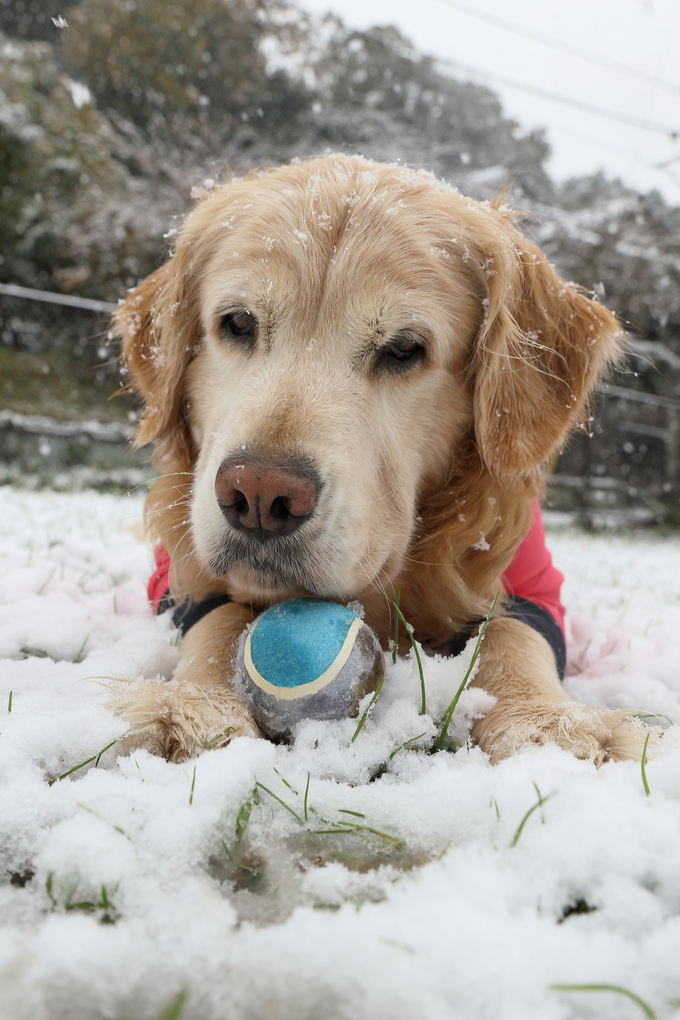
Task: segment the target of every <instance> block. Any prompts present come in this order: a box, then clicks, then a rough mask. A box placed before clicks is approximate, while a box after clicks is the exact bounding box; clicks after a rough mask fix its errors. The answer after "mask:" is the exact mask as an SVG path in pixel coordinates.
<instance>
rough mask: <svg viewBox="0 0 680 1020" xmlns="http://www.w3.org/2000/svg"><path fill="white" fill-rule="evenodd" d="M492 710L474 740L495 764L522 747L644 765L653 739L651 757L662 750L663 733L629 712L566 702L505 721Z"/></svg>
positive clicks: (474, 729)
mask: <svg viewBox="0 0 680 1020" xmlns="http://www.w3.org/2000/svg"><path fill="white" fill-rule="evenodd" d="M499 707H500V706H496V708H494V709H492V710H491V712H490V713H489V715H488V716H486V717H485V718H484V719H481V720H480V721H479V722H478V723H477V724H476V726H475V727H474V728H473V736H474V738H475V739H476V740H477V743H478V744H479V745H480V747H481V748H482V749H483V750H484V751H486V752H487V753H488V754H489V755H490V757H491V761H492V762H493V763H494V764H495V763H496V762H499V761H501V760H502V759H503V758H507V757H508V756H509V755H511V754H514V753H515V752H516V751H520V750H522V748H525V747H529V746H532V745H534V746H535V745H536V744H548V743H554V744H558V745H559V746H560V747H562V748H564V750H565V751H570V752H571V753H572V754H573V755H574V756H575V757H576V758H589V759H592V760H593V761H594V762H595V764H596V765H602V764H603V763H604V762H606V761H626V760H628V759H632V760H634V761H640V759H641V758H642V754H643V751H644V747H645V741H646V740H647V737H648V736H649V741H648V747H647V753H648V756H649V757H650V758H651V757H652V756H653V752H654V750H655V749H656V748H657V747H658V745H659V737H658V734H659V733H660V731H659V730H657V729H653V730H650V729H649V728H648V727H646V726H643V724H642V723H641V722H640V721H639V719H637V718H636V717H635V716H633V715H631V714H630V711H628V710H626V709H609V708H596V707H594V706H591V705H580V704H574V703H565V704H560V705H554V706H550V707H547V708H538V709H534V710H532V711H531V712H527V713H526V714H524V713H517V711H514V712H513V713H512V715H511V717H510V718H507V717H505V718H503V713H502V712H500V713H499V712H498V708H499Z"/></svg>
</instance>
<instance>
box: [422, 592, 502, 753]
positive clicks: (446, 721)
mask: <svg viewBox="0 0 680 1020" xmlns="http://www.w3.org/2000/svg"><path fill="white" fill-rule="evenodd" d="M500 594H501V593H500V592H497V593H496V597H495V598H494V600H493V602H492V603H491V609H490V610H489V612H488V613H487V615H486V617H485V618H484V622H483V623H482V625H481V627H480V628H479V634H478V635H477V643H476V644H475V650H474V652H473V653H472V658H471V659H470V665H469V666H468V668H467V670H466V671H465V676H464V677H463V679H462V682H461V684H460V687H459V688H458V690H457V691H456V693H455V694H454V696H453V700H452V702H451V704H450V705H449V707H448V708H447V709H446V711H445V712H444V715H443V717H442V726H441V730H440V731H439V736H438V737H437V739H436V740H435V743H434V748H433V750H434V751H441V749H442V747H443V746H444V741H445V740H446V734H447V733H448V729H449V726H450V725H451V719H452V718H453V713H454V712H455V711H456V705H457V704H458V702H459V700H460V696H461V694H462V693H463V691H464V690H465V688H466V687H467V685H468V681H469V679H470V677H471V676H472V671H473V669H474V668H475V666H476V664H477V659H478V658H479V654H480V652H481V650H482V642H483V641H484V635H485V634H486V628H487V627H488V625H489V620H490V619H491V617H492V616H493V611H494V609H495V608H496V603H497V602H498V599H499V598H500Z"/></svg>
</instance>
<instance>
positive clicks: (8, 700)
mask: <svg viewBox="0 0 680 1020" xmlns="http://www.w3.org/2000/svg"><path fill="white" fill-rule="evenodd" d="M13 694H14V691H10V692H9V698H8V699H7V711H8V712H11V711H12V695H13Z"/></svg>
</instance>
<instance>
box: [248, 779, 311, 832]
mask: <svg viewBox="0 0 680 1020" xmlns="http://www.w3.org/2000/svg"><path fill="white" fill-rule="evenodd" d="M255 785H256V786H257V787H259V788H260V790H264V792H265V793H268V794H269V796H270V797H273V798H274V800H277V801H278V802H279V804H280V805H281V807H284V808H285V809H286V811H288V812H289V813H290V814H291V815H292V816H293V818H294V819H295V820H296V821H297V822H299V823H300V825H304V824H305V822H304V818H300V815H299V814H298V813H297V811H293V809H292V807H291V806H290V804H286V802H285V800H281V798H280V797H277V796H276V794H275V793H272V791H271V790H270V789H269V788H268V787H267V786H264V784H263V783H259V782H258V783H256V784H255Z"/></svg>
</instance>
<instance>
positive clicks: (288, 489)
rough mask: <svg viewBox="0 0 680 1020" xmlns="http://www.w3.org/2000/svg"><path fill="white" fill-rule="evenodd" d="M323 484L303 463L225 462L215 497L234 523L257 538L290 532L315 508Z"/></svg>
mask: <svg viewBox="0 0 680 1020" xmlns="http://www.w3.org/2000/svg"><path fill="white" fill-rule="evenodd" d="M318 491H319V487H318V484H317V481H316V478H315V477H314V475H313V474H312V473H311V471H310V470H309V469H308V468H307V467H306V466H305V465H302V464H298V463H294V464H290V463H285V464H277V463H268V462H267V461H246V463H245V464H244V463H243V461H242V460H241V463H238V464H233V463H231V462H230V461H225V462H224V463H223V464H222V465H221V466H220V469H219V471H218V472H217V476H216V478H215V496H216V497H217V502H218V503H219V506H220V509H221V511H222V513H223V514H224V516H225V517H226V519H227V520H228V521H229V523H230V524H231V526H232V527H233V528H235V529H237V530H239V531H247V532H250V533H251V534H253V535H255V536H256V537H257V538H260V539H264V538H273V537H274V536H276V535H288V534H290V532H291V531H294V530H295V529H296V528H297V527H299V526H300V524H302V523H303V522H304V521H305V520H306V519H307V518H308V517H309V516H310V515H311V514H312V513H313V511H314V509H315V507H316V502H317V498H318Z"/></svg>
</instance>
